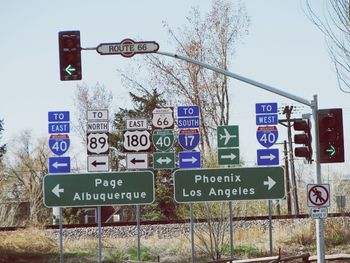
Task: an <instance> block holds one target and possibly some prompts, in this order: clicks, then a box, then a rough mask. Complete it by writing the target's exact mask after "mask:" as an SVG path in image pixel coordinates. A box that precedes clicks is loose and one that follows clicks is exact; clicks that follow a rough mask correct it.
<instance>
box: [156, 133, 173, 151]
mask: <svg viewBox="0 0 350 263" xmlns="http://www.w3.org/2000/svg"><path fill="white" fill-rule="evenodd" d="M152 140H153V145H154V147H156V148H157V149H158V150H159V151H162V152H165V151H168V150H169V149H170V148H171V147H173V145H174V140H175V136H174V133H173V130H159V131H157V130H156V131H153V134H152Z"/></svg>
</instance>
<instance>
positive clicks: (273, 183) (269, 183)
mask: <svg viewBox="0 0 350 263" xmlns="http://www.w3.org/2000/svg"><path fill="white" fill-rule="evenodd" d="M275 184H276V182H275V181H274V180H273V179H272V178H271V177H270V176H268V177H267V181H264V185H268V188H267V190H270V189H271V188H272V187H273V186H274V185H275Z"/></svg>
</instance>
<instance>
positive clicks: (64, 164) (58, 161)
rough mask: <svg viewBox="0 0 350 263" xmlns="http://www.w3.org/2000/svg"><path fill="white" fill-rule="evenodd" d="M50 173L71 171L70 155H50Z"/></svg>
mask: <svg viewBox="0 0 350 263" xmlns="http://www.w3.org/2000/svg"><path fill="white" fill-rule="evenodd" d="M49 173H50V174H54V173H70V157H49Z"/></svg>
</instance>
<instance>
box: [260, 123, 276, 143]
mask: <svg viewBox="0 0 350 263" xmlns="http://www.w3.org/2000/svg"><path fill="white" fill-rule="evenodd" d="M256 138H257V139H258V142H259V143H260V144H261V145H262V146H264V147H266V148H270V147H271V146H272V145H274V144H275V143H276V141H277V139H278V130H277V127H276V126H265V127H258V129H257V131H256Z"/></svg>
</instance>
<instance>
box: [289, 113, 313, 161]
mask: <svg viewBox="0 0 350 263" xmlns="http://www.w3.org/2000/svg"><path fill="white" fill-rule="evenodd" d="M293 127H294V130H295V131H303V133H299V134H295V135H294V143H295V144H304V146H302V147H295V149H294V155H295V156H296V157H304V158H305V159H306V160H307V161H308V163H312V147H311V142H312V137H311V124H310V121H309V120H295V121H294V124H293Z"/></svg>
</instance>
